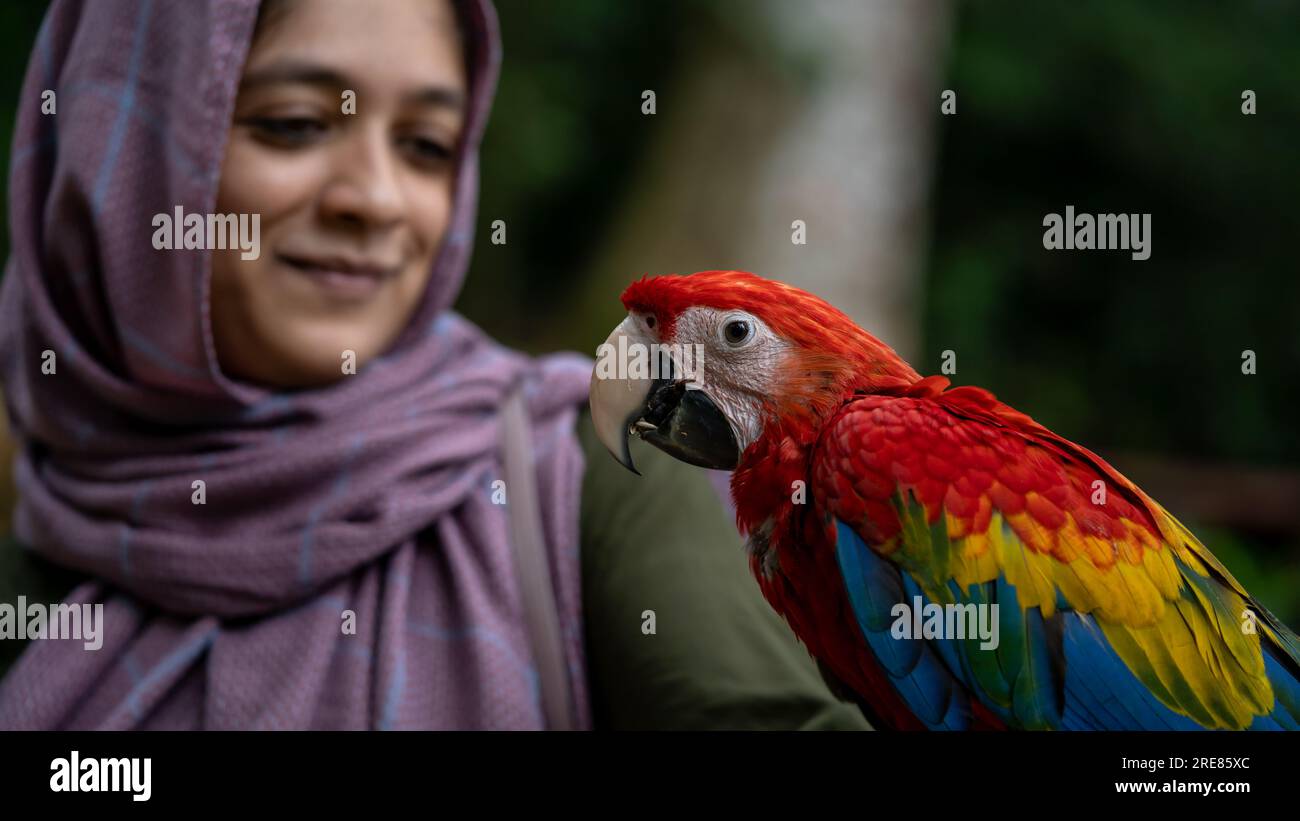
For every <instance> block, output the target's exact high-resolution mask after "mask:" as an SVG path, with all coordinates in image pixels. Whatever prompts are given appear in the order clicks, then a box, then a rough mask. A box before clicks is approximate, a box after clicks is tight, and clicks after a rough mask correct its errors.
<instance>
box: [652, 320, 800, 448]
mask: <svg viewBox="0 0 1300 821" xmlns="http://www.w3.org/2000/svg"><path fill="white" fill-rule="evenodd" d="M733 322H744V323H748V325H749V327H750V329H751V335H750V336H749V337H748V338H747V339H746V340H745V341H743V342H739V343H732V342H730V341H728V337H727V334H726V328H727V325H728V324H729V323H733ZM672 341H673V342H675V343H678V344H682V345H697V344H698V345H700V346H701V347H702V349H703V353H704V355H703V362H702V363H701V370H702V372H703V381H704V393H705V394H706V395H707V396H708V397H709V398H710V399H712V400H713V403H714V404H715V405H717V406H718V410H720V411H722V413H723V415H725V416H726V417H727V419H728V420H729V421H730V422H731V428H732V431H733V432H734V433H735V435H736V442H737V444H739V445H740V449H741V451H742V452H743V451H744V450H745V448H747V447H749V445H750V444H752V443H753V441H754V440H755V439H757V438H758V437H759V435H760V434H761V433H762V432H763V422H764V418H763V416H764V400H766V399H767V398H768V397H770V396H772V395H773V394H774V393H775V392H776V390H777V389H778V387H779V386H778V385H777V371H778V368H779V366H780V364H781V362H782V360H783V359H784V358H785V356H786V355H787V353H788V352H789V350H790V345H789V344H788V343H786V341H785V340H783V339H781V338H780V337H779V336H777V335H776V334H774V333H773V332H772V330H771V329H770V328H768V327H767V325H766V324H764V323H763V321H762V320H761V319H759V318H758V317H756V316H754V315H753V314H750V313H748V312H746V311H740V310H720V309H717V308H707V307H703V306H696V307H693V308H687V309H686V310H685V311H682V313H681V314H680V315H679V316H678V317H677V326H676V333H675V334H674V336H673V340H672Z"/></svg>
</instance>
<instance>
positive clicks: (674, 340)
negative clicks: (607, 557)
mask: <svg viewBox="0 0 1300 821" xmlns="http://www.w3.org/2000/svg"><path fill="white" fill-rule="evenodd" d="M623 305H624V307H626V308H627V311H628V315H627V318H626V319H624V320H623V322H622V323H621V324H620V325H619V326H618V327H616V328H615V329H614V332H613V333H611V334H610V336H609V338H608V339H607V340H606V341H605V344H603V345H601V346H600V349H599V350H598V351H597V361H596V369H595V371H594V373H593V374H592V378H591V414H592V420H593V422H594V423H595V427H596V433H597V435H598V436H599V437H600V440H601V442H602V443H603V444H604V445H605V447H606V448H608V449H609V451H610V453H612V454H613V455H614V457H615V458H616V459H618V460H619V461H620V462H622V463H623V465H624V466H625V467H627V468H628V469H629V470H632V471H634V472H635V471H636V468H635V467H634V466H633V464H632V457H631V453H630V452H629V450H628V437H629V436H630V435H632V434H636V435H638V436H640V437H641V438H642V439H644V440H645V441H647V442H649V443H650V444H652V445H654V446H655V447H657V448H659V449H660V450H663V451H665V452H667V453H669V454H671V455H672V456H675V457H676V458H678V459H681V460H682V461H684V462H689V463H690V464H693V465H699V466H701V467H708V468H716V469H721V470H731V469H734V468H735V467H736V466H737V465H738V464H739V463H740V461H741V457H742V455H743V454H744V453H745V451H746V449H747V448H749V446H750V445H752V444H753V443H754V442H755V441H757V440H758V439H759V438H760V437H761V436H762V435H763V433H764V432H765V431H767V430H769V429H771V428H772V427H773V426H784V427H785V428H786V429H789V428H790V427H791V426H796V425H804V426H807V428H806V429H809V430H815V429H817V427H818V426H819V424H820V422H821V421H822V420H823V419H825V418H826V416H827V415H828V414H829V413H830V412H831V411H832V410H833V409H834V408H837V407H839V405H840V404H841V403H842V402H843V401H844V399H845V398H847V397H848V396H850V395H852V394H853V393H854V392H856V391H863V390H865V391H873V390H881V389H885V388H896V387H901V386H904V385H909V384H911V383H913V382H915V381H916V380H917V379H919V378H920V377H919V376H918V374H917V373H916V371H914V370H912V368H911V367H910V366H908V364H907V363H906V362H904V361H903V360H902V359H901V358H900V357H899V356H898V354H896V353H894V351H893V350H892V349H890V348H889V346H887V345H885V344H884V343H882V342H881V341H880V340H878V339H876V338H875V337H873V336H872V335H871V334H869V333H867V332H866V331H864V330H862V329H861V328H859V327H858V326H857V325H856V324H854V322H853V320H851V319H849V318H848V317H847V316H845V315H844V314H843V313H842V312H841V311H839V310H838V309H836V308H835V307H834V306H832V305H831V304H829V303H828V302H826V301H825V300H823V299H820V298H819V297H816V296H813V295H812V294H810V293H808V292H806V291H802V290H800V289H798V288H794V287H792V286H790V285H786V284H785V283H782V282H776V281H775V280H770V279H763V278H762V277H759V276H755V275H754V274H750V273H746V272H744V271H702V272H700V273H697V274H691V275H690V276H660V277H651V278H643V279H641V280H640V281H638V282H634V283H632V284H631V285H630V286H628V289H627V290H626V291H624V292H623Z"/></svg>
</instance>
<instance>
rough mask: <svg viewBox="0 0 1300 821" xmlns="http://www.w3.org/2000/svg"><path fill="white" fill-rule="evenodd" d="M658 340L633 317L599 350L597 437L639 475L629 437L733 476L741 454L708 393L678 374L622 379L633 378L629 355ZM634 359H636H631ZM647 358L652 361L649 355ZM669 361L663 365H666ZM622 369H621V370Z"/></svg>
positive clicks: (594, 397)
mask: <svg viewBox="0 0 1300 821" xmlns="http://www.w3.org/2000/svg"><path fill="white" fill-rule="evenodd" d="M653 342H654V340H651V339H648V338H647V337H646V336H645V335H644V334H642V333H641V332H640V330H639V328H638V327H637V325H636V324H635V322H634V321H633V319H632V317H628V318H627V319H625V320H623V322H622V324H620V325H619V326H618V327H617V328H615V329H614V332H613V333H611V334H610V335H609V338H608V339H606V340H605V344H606V345H608V346H610V347H609V348H605V347H604V346H601V350H600V354H599V355H600V357H601V358H602V359H603V358H604V357H606V356H610V357H612V361H608V362H605V361H600V360H598V361H597V363H596V368H595V370H594V371H592V374H591V419H592V422H593V423H595V426H596V436H597V437H598V438H599V439H600V441H601V444H603V445H604V446H605V449H606V450H608V451H609V452H610V453H611V454H613V456H614V458H615V459H617V460H618V461H619V462H620V463H621V464H622V465H623V467H625V468H627V469H628V470H630V471H632V472H633V473H635V474H637V475H638V476H639V475H640V471H638V470H637V469H636V466H635V465H633V464H632V453H631V450H630V449H629V448H628V437H629V436H631V435H632V434H636V435H638V436H640V437H641V438H642V439H644V440H645V441H646V442H649V443H650V444H652V445H654V446H655V447H657V448H659V449H660V450H662V451H664V452H665V453H667V454H669V455H670V456H673V457H675V458H677V459H680V460H681V461H683V462H686V463H688V464H691V465H695V466H697V467H703V468H713V469H715V470H732V469H733V468H735V467H736V463H737V462H738V461H739V460H740V448H739V447H738V446H737V444H736V435H735V433H734V432H733V431H732V429H731V422H729V421H728V420H727V417H726V416H725V415H723V413H722V411H720V410H718V406H717V405H715V404H714V403H713V400H712V399H710V398H709V396H708V394H707V393H706V392H705V390H704V389H702V388H698V387H695V386H694V385H691V386H690V387H688V384H689V383H688V382H687V381H686V380H685V379H682V378H678V377H679V376H680V373H679V372H677V373H668V374H665V373H664V371H665V370H669V368H667V367H661V368H659V373H658V374H657V378H656V375H655V373H654V371H653V370H650V375H649V376H646V377H639V378H623V377H625V376H626V375H627V374H628V373H629V368H628V364H629V352H635V351H636V350H637V348H636V347H634V346H636V345H644V346H646V349H648V350H654V349H652V348H649V346H650V345H651V344H652V343H653ZM633 355H634V354H633ZM647 356H648V355H647ZM669 361H670V360H669V359H668V357H667V356H665V357H663V359H662V360H661V362H663V363H664V364H665V365H667V363H668V362H669ZM619 366H621V367H619Z"/></svg>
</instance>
